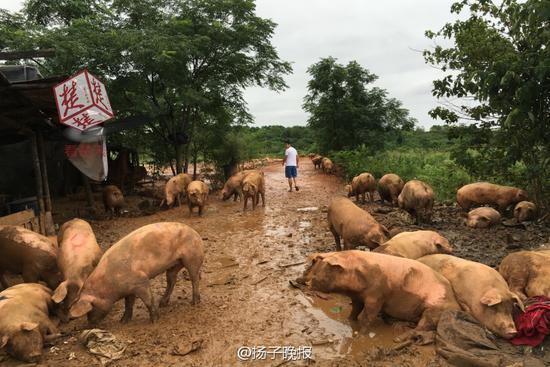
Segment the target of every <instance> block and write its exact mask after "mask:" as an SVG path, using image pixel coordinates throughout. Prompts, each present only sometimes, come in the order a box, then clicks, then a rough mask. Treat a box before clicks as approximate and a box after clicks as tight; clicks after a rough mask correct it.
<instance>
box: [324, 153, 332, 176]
mask: <svg viewBox="0 0 550 367" xmlns="http://www.w3.org/2000/svg"><path fill="white" fill-rule="evenodd" d="M321 166H322V168H323V173H327V174H330V173H332V172H333V170H334V163H332V161H331V160H330V159H328V158H327V157H325V158H323V159H322V160H321Z"/></svg>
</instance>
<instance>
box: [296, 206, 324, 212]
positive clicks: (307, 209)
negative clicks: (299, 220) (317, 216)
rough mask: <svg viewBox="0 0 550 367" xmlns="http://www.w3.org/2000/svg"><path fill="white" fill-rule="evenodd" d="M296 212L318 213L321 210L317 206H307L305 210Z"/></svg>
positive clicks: (299, 209)
mask: <svg viewBox="0 0 550 367" xmlns="http://www.w3.org/2000/svg"><path fill="white" fill-rule="evenodd" d="M296 210H297V211H299V212H316V211H317V210H319V207H317V206H307V207H305V208H298V209H296Z"/></svg>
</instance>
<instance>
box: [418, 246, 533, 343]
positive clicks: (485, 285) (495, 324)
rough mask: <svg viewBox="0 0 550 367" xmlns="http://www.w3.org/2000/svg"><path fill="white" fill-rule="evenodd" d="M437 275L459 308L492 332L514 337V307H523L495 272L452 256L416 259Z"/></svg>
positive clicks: (481, 265) (432, 256)
mask: <svg viewBox="0 0 550 367" xmlns="http://www.w3.org/2000/svg"><path fill="white" fill-rule="evenodd" d="M417 261H420V262H421V263H423V264H426V265H428V266H429V267H430V268H432V269H434V270H435V271H438V272H440V273H441V274H442V275H443V276H444V277H445V278H447V280H449V282H450V283H451V286H452V287H453V290H454V292H455V296H456V299H457V300H458V303H459V304H460V307H462V309H463V310H464V311H466V312H468V313H469V314H471V315H472V316H473V317H474V318H475V319H476V320H478V321H479V322H480V323H481V324H482V325H484V326H485V327H486V328H487V329H489V330H491V331H492V332H493V333H495V334H497V335H499V336H501V337H503V338H505V339H510V338H513V337H514V336H515V335H516V332H517V331H516V327H515V325H514V320H513V319H512V311H513V309H514V304H518V305H519V306H520V307H523V306H522V305H523V304H522V302H521V300H520V299H519V297H518V296H517V295H515V294H514V293H512V292H511V291H510V289H509V288H508V285H507V284H506V281H505V280H504V278H503V277H502V276H501V275H500V274H499V273H498V271H496V270H495V269H493V268H491V267H489V266H487V265H484V264H480V263H478V262H474V261H469V260H464V259H461V258H458V257H455V256H452V255H443V254H436V255H428V256H424V257H421V258H419V259H417Z"/></svg>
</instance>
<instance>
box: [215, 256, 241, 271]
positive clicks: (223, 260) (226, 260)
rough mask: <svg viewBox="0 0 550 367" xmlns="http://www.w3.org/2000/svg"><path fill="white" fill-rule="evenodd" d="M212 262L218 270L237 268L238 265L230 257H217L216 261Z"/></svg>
mask: <svg viewBox="0 0 550 367" xmlns="http://www.w3.org/2000/svg"><path fill="white" fill-rule="evenodd" d="M214 262H215V263H216V265H217V266H216V267H217V268H219V269H224V268H230V267H233V266H239V263H238V262H237V260H235V258H233V257H230V256H223V257H218V258H217V259H215V260H214Z"/></svg>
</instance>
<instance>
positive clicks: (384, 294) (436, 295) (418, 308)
mask: <svg viewBox="0 0 550 367" xmlns="http://www.w3.org/2000/svg"><path fill="white" fill-rule="evenodd" d="M310 260H311V264H310V265H309V266H308V267H307V269H306V270H305V272H304V273H303V275H302V276H301V277H300V278H298V279H297V282H298V283H301V284H306V285H309V286H311V287H312V288H313V289H315V290H318V291H321V292H327V293H340V294H344V295H346V296H348V297H350V298H351V303H352V310H351V314H350V316H349V318H350V319H351V320H357V318H358V316H359V314H361V312H363V319H366V320H361V321H362V322H363V325H365V324H366V325H368V324H370V323H371V322H372V321H374V320H375V319H376V317H377V316H378V313H379V312H380V311H382V312H383V313H384V314H386V315H389V316H391V317H394V318H396V319H399V320H405V321H414V322H416V321H418V324H417V326H416V329H415V330H416V331H428V330H434V329H435V327H436V325H437V322H438V321H439V317H440V315H441V314H442V313H443V312H444V311H446V310H459V309H460V306H459V304H458V302H457V300H456V299H455V296H454V293H453V290H452V287H451V285H450V284H449V282H448V281H447V279H445V278H444V277H443V276H442V275H440V274H438V273H437V272H435V271H433V270H432V269H430V268H429V267H428V266H426V265H424V264H421V263H419V262H418V261H416V260H411V259H405V258H400V257H395V256H390V255H385V254H378V253H374V252H365V251H358V250H349V251H341V252H329V253H324V254H313V255H311V256H310ZM366 325H365V326H366ZM402 338H403V336H400V339H402Z"/></svg>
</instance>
